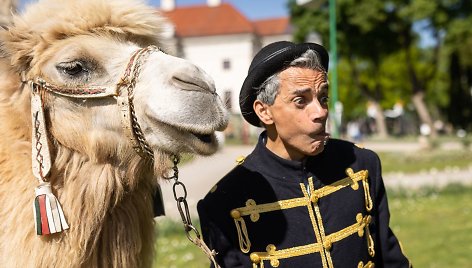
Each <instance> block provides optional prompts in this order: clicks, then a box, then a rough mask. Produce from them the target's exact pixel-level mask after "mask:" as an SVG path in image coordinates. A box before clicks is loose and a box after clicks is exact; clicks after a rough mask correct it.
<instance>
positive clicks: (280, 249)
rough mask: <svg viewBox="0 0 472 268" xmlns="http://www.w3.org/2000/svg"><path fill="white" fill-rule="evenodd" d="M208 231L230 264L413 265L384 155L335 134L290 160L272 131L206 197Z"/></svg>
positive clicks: (202, 205)
mask: <svg viewBox="0 0 472 268" xmlns="http://www.w3.org/2000/svg"><path fill="white" fill-rule="evenodd" d="M198 212H199V216H200V221H201V226H202V234H203V238H204V240H205V242H206V243H207V244H208V245H209V247H210V248H212V249H215V250H216V251H217V252H218V255H217V258H216V259H217V262H218V263H219V265H221V266H222V267H250V268H251V267H265V268H267V267H290V268H298V267H338V268H339V267H341V268H344V267H356V268H357V267H374V264H375V267H409V266H410V263H409V261H408V259H407V258H406V257H405V255H404V254H403V253H402V251H401V248H400V244H399V242H398V240H397V238H396V237H395V235H394V234H393V233H392V231H391V229H390V228H389V218H390V215H389V209H388V205H387V196H386V193H385V188H384V184H383V181H382V176H381V167H380V161H379V158H378V156H377V155H376V154H375V153H374V152H372V151H370V150H366V149H362V148H359V147H357V146H355V145H354V144H352V143H350V142H346V141H341V140H335V139H331V140H330V141H329V142H328V144H327V145H326V146H325V149H324V151H323V152H322V153H320V154H319V155H317V156H314V157H308V158H306V159H305V160H304V161H302V162H300V161H289V160H285V159H282V158H280V157H278V156H277V155H275V154H273V153H272V152H271V151H269V150H268V149H267V148H266V147H265V133H262V134H261V138H260V139H259V142H258V144H257V146H256V148H255V149H254V151H253V152H252V153H251V154H250V155H249V156H247V157H246V158H245V159H243V160H241V161H240V163H239V165H237V166H236V167H235V168H234V169H233V170H232V171H230V172H229V173H228V174H227V175H226V176H225V177H224V178H222V179H221V180H220V181H219V182H218V183H217V184H216V185H215V186H214V187H213V188H212V189H211V190H210V192H209V193H208V194H207V196H206V197H205V198H204V199H203V200H201V201H200V202H199V203H198Z"/></svg>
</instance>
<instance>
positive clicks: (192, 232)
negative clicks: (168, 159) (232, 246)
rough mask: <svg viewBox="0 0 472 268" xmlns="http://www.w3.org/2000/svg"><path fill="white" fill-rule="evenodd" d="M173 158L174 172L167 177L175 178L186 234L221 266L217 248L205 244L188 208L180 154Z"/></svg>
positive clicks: (176, 199)
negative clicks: (180, 166) (180, 177)
mask: <svg viewBox="0 0 472 268" xmlns="http://www.w3.org/2000/svg"><path fill="white" fill-rule="evenodd" d="M172 160H173V162H174V166H173V167H172V169H173V172H174V174H173V175H172V176H171V177H168V178H166V179H173V180H174V185H173V187H172V189H173V191H174V199H175V201H176V202H177V209H178V210H179V213H180V218H181V220H182V223H183V224H184V230H185V234H186V235H187V238H188V240H190V242H192V243H193V244H195V245H196V246H197V247H199V248H200V249H201V250H202V251H203V253H205V255H206V256H207V257H208V258H209V259H210V260H211V261H212V263H213V265H214V267H215V268H219V267H220V266H219V265H218V264H217V263H216V260H215V256H216V252H215V250H211V249H210V248H209V247H208V246H207V245H206V244H205V242H204V241H203V239H202V238H201V235H200V232H199V231H198V230H197V228H195V226H194V225H193V223H192V218H191V216H190V210H189V208H188V203H187V188H186V187H185V184H183V183H182V182H181V181H179V169H178V167H177V164H178V163H179V162H180V156H178V155H174V156H173V159H172ZM179 189H180V191H179ZM178 192H180V193H181V194H182V195H179V194H178Z"/></svg>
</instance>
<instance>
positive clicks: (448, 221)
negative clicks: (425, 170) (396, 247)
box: [389, 185, 472, 268]
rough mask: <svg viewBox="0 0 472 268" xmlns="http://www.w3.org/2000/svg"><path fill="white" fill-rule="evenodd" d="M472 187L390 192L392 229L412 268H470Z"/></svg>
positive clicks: (453, 186)
mask: <svg viewBox="0 0 472 268" xmlns="http://www.w3.org/2000/svg"><path fill="white" fill-rule="evenodd" d="M471 201H472V188H471V187H464V186H459V185H451V186H448V187H447V188H446V189H443V190H441V191H435V190H431V189H423V190H421V191H419V192H416V193H413V194H410V195H409V196H408V195H405V194H403V193H400V192H390V193H389V205H390V212H391V214H392V217H391V224H390V226H391V228H392V229H393V231H394V232H395V234H396V235H397V237H398V238H399V239H400V241H401V242H402V244H403V248H404V250H405V253H406V255H407V256H408V257H409V258H410V261H411V262H412V263H413V266H414V267H429V268H433V267H438V268H439V267H441V268H442V267H472V254H471V252H472V202H471Z"/></svg>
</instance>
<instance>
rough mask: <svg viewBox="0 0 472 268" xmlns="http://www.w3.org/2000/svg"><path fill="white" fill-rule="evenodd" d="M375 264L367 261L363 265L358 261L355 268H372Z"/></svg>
mask: <svg viewBox="0 0 472 268" xmlns="http://www.w3.org/2000/svg"><path fill="white" fill-rule="evenodd" d="M374 267H375V264H374V263H373V262H371V261H368V262H367V263H366V264H365V265H364V262H362V261H360V262H359V264H358V265H357V268H374Z"/></svg>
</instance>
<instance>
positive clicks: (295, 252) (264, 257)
mask: <svg viewBox="0 0 472 268" xmlns="http://www.w3.org/2000/svg"><path fill="white" fill-rule="evenodd" d="M322 249H323V245H322V244H321V243H314V244H308V245H303V246H298V247H293V248H287V249H281V250H276V247H275V246H274V245H272V244H271V245H268V246H267V248H266V250H267V252H253V253H251V255H250V258H251V261H252V263H253V266H254V265H259V266H254V267H260V268H263V267H264V264H263V261H270V265H272V267H278V266H279V265H280V261H279V260H280V259H286V258H291V257H297V256H302V255H307V254H312V253H316V252H321V250H322Z"/></svg>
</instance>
